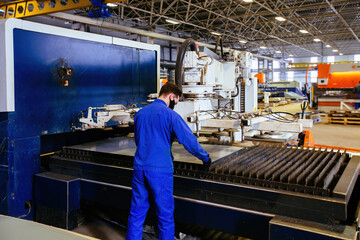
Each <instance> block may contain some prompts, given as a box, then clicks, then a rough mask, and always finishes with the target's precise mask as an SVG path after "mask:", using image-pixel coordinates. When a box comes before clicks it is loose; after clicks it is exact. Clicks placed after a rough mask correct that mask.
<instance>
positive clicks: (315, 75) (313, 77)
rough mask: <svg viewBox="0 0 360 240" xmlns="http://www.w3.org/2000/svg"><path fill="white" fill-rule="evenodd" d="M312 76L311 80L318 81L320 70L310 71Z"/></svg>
mask: <svg viewBox="0 0 360 240" xmlns="http://www.w3.org/2000/svg"><path fill="white" fill-rule="evenodd" d="M310 77H311V82H312V83H316V82H317V77H318V72H317V71H310Z"/></svg>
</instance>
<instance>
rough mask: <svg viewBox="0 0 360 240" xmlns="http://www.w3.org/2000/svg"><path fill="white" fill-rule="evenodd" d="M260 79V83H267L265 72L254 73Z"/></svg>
mask: <svg viewBox="0 0 360 240" xmlns="http://www.w3.org/2000/svg"><path fill="white" fill-rule="evenodd" d="M254 77H256V78H257V79H258V82H259V83H265V75H264V73H257V74H255V75H254Z"/></svg>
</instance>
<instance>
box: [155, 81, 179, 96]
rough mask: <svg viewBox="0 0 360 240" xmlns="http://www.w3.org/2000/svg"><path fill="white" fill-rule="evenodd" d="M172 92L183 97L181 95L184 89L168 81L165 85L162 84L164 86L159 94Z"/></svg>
mask: <svg viewBox="0 0 360 240" xmlns="http://www.w3.org/2000/svg"><path fill="white" fill-rule="evenodd" d="M170 93H173V94H175V95H176V96H178V97H181V95H182V91H181V89H180V88H179V87H178V86H177V85H175V84H173V83H170V82H168V83H166V84H165V85H164V86H162V88H161V89H160V92H159V96H161V95H164V96H165V95H168V94H170Z"/></svg>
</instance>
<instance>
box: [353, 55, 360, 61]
mask: <svg viewBox="0 0 360 240" xmlns="http://www.w3.org/2000/svg"><path fill="white" fill-rule="evenodd" d="M354 61H357V62H360V54H356V55H354Z"/></svg>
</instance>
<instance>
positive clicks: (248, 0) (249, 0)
mask: <svg viewBox="0 0 360 240" xmlns="http://www.w3.org/2000/svg"><path fill="white" fill-rule="evenodd" d="M253 1H254V0H243V2H246V3H251V2H253Z"/></svg>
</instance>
